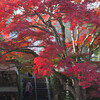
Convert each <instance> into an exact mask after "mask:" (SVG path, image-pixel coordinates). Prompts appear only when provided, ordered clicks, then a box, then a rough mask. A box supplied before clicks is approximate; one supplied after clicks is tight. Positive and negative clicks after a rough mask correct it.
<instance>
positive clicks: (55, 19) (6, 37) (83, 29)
mask: <svg viewBox="0 0 100 100" xmlns="http://www.w3.org/2000/svg"><path fill="white" fill-rule="evenodd" d="M95 1H96V0H84V1H81V0H75V1H74V0H1V1H0V35H1V38H2V39H3V40H2V39H0V46H1V47H0V50H1V51H2V53H1V55H0V56H1V57H2V60H0V61H1V62H2V61H4V60H5V59H8V58H10V57H9V56H13V57H14V59H15V58H16V57H15V56H16V55H17V54H21V53H19V52H24V53H29V54H32V55H33V57H36V58H35V59H34V66H33V74H35V75H36V76H37V77H44V76H47V75H51V74H54V75H55V76H57V77H58V78H59V80H60V82H61V83H62V84H63V85H64V84H65V82H64V81H63V78H62V77H61V76H60V74H63V75H65V76H66V77H68V78H69V79H70V80H71V83H72V86H70V85H69V86H68V90H69V91H70V92H71V93H72V94H73V96H74V98H75V99H76V100H85V99H86V95H87V96H89V97H95V96H96V97H97V96H99V95H98V93H100V87H99V84H100V79H99V74H100V73H99V72H98V68H99V64H98V63H99V62H97V63H95V62H94V61H92V55H93V54H94V52H96V50H97V49H99V48H100V46H99V45H100V41H99V39H100V8H99V7H98V8H94V9H89V8H88V7H87V5H89V4H91V3H94V2H95ZM38 42H39V43H38ZM34 48H42V49H41V50H40V53H39V54H36V53H35V52H34V50H35V49H34ZM13 52H14V53H13ZM22 55H23V53H22ZM27 57H28V56H27ZM27 57H26V58H27ZM27 59H29V58H27ZM59 73H60V74H59ZM89 87H92V88H94V89H93V91H91V92H89V94H86V93H85V92H84V93H83V91H85V90H86V88H89ZM90 94H91V95H90ZM93 94H94V95H93Z"/></svg>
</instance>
